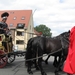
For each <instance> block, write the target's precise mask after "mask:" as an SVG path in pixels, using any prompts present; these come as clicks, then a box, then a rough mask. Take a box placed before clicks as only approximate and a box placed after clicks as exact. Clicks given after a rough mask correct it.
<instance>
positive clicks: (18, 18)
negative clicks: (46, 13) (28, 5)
mask: <svg viewBox="0 0 75 75" xmlns="http://www.w3.org/2000/svg"><path fill="white" fill-rule="evenodd" d="M4 12H8V13H9V17H8V19H7V24H8V26H9V27H10V26H12V27H16V26H17V24H18V23H25V27H28V23H29V20H30V17H31V14H32V10H4V11H0V14H2V13H4ZM1 20H2V19H1V17H0V21H1Z"/></svg>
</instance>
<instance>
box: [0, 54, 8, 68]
mask: <svg viewBox="0 0 75 75" xmlns="http://www.w3.org/2000/svg"><path fill="white" fill-rule="evenodd" d="M7 61H8V57H7V56H6V55H3V56H2V55H1V56H0V68H3V67H5V66H6V64H7Z"/></svg>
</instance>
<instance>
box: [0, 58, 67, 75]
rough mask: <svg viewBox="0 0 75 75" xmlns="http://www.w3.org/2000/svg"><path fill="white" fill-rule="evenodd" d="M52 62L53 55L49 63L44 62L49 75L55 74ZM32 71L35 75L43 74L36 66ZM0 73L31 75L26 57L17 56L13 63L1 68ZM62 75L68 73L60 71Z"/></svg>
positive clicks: (6, 74)
mask: <svg viewBox="0 0 75 75" xmlns="http://www.w3.org/2000/svg"><path fill="white" fill-rule="evenodd" d="M44 59H45V57H44ZM52 62H53V57H50V58H49V64H48V65H46V64H45V63H44V62H43V68H44V70H45V72H46V73H47V75H54V70H55V68H54V67H53V65H52ZM32 71H33V75H41V73H40V71H36V70H35V68H32ZM0 75H29V74H28V73H27V68H26V67H25V59H24V57H16V59H15V61H14V62H13V63H11V64H7V65H6V66H5V67H4V68H2V69H0ZM60 75H67V74H65V73H63V72H60Z"/></svg>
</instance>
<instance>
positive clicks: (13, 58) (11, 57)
mask: <svg viewBox="0 0 75 75" xmlns="http://www.w3.org/2000/svg"><path fill="white" fill-rule="evenodd" d="M14 60H15V55H8V63H9V64H10V63H12V62H13V61H14Z"/></svg>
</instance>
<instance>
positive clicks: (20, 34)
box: [16, 31, 24, 36]
mask: <svg viewBox="0 0 75 75" xmlns="http://www.w3.org/2000/svg"><path fill="white" fill-rule="evenodd" d="M16 35H17V36H24V31H17V33H16Z"/></svg>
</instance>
